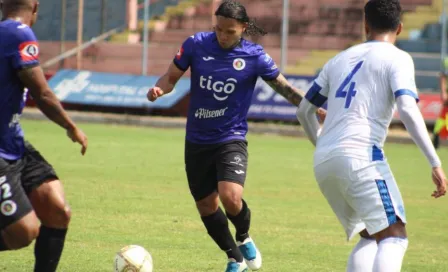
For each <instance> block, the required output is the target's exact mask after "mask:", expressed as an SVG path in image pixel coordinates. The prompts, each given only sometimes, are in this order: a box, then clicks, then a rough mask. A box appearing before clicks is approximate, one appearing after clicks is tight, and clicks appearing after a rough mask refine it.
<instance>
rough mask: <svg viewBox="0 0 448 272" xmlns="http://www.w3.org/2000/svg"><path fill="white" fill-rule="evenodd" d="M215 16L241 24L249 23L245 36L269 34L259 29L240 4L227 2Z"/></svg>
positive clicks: (223, 3) (231, 0)
mask: <svg viewBox="0 0 448 272" xmlns="http://www.w3.org/2000/svg"><path fill="white" fill-rule="evenodd" d="M215 16H222V17H226V18H231V19H235V20H237V21H238V22H240V23H247V24H248V26H247V28H246V31H245V34H246V35H249V36H264V35H266V34H267V32H266V31H264V29H262V28H261V27H259V26H258V25H257V24H256V23H255V21H254V20H252V19H250V18H249V16H248V15H247V12H246V8H245V7H244V6H243V5H242V4H241V3H239V2H237V1H233V0H225V1H224V2H222V3H221V5H219V7H218V9H217V10H216V12H215Z"/></svg>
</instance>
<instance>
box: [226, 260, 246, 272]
mask: <svg viewBox="0 0 448 272" xmlns="http://www.w3.org/2000/svg"><path fill="white" fill-rule="evenodd" d="M225 272H247V264H246V263H245V262H241V263H239V262H237V261H236V260H235V259H229V262H228V263H227V268H226V271H225Z"/></svg>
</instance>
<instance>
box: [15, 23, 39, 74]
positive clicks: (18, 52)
mask: <svg viewBox="0 0 448 272" xmlns="http://www.w3.org/2000/svg"><path fill="white" fill-rule="evenodd" d="M15 31H17V32H16V33H15V35H14V41H13V42H12V44H11V46H12V47H11V49H12V52H11V53H10V57H11V60H12V66H13V68H14V69H17V70H21V69H23V68H27V67H32V66H37V65H39V44H38V43H37V39H36V36H34V33H33V31H32V30H31V28H29V27H27V26H23V27H21V26H19V27H18V28H17V29H16V30H15Z"/></svg>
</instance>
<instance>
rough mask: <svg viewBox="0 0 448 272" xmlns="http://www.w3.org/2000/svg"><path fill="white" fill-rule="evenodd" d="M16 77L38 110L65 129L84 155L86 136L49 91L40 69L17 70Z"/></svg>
mask: <svg viewBox="0 0 448 272" xmlns="http://www.w3.org/2000/svg"><path fill="white" fill-rule="evenodd" d="M18 76H19V78H20V80H21V82H22V83H23V85H24V86H25V87H26V88H28V90H29V92H30V94H31V96H32V97H33V100H34V101H35V102H36V104H37V106H38V107H39V109H40V110H41V111H42V112H43V113H44V114H45V115H46V116H47V117H48V118H49V119H50V120H51V121H53V122H55V123H56V124H58V125H59V126H61V127H63V128H65V129H66V131H67V135H68V136H69V138H71V139H72V141H73V142H78V143H80V144H81V145H82V150H81V153H82V154H84V153H85V151H86V149H87V136H86V135H85V134H84V133H83V132H82V131H81V130H80V129H78V128H77V127H76V125H75V123H74V122H73V121H72V120H71V119H70V117H69V116H68V114H67V112H66V111H65V110H64V108H63V107H62V105H61V103H60V102H59V99H58V98H57V97H56V95H55V94H54V93H53V92H52V91H51V89H50V86H48V83H47V80H46V78H45V75H44V72H43V71H42V68H41V67H40V66H39V65H37V66H33V67H28V68H24V69H21V70H19V72H18Z"/></svg>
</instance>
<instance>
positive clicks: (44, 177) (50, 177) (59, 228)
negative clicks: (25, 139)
mask: <svg viewBox="0 0 448 272" xmlns="http://www.w3.org/2000/svg"><path fill="white" fill-rule="evenodd" d="M25 148H26V151H25V157H24V159H25V161H26V165H25V167H24V169H23V176H22V185H23V187H24V189H25V191H26V192H27V194H28V197H29V199H30V201H31V204H32V206H33V208H34V210H35V212H36V215H37V217H38V218H39V220H40V221H41V224H42V225H41V227H40V232H39V236H38V237H37V239H36V244H35V247H34V255H35V266H34V271H35V272H40V271H48V272H52V271H56V269H57V266H58V264H59V260H60V258H61V255H62V252H63V249H64V243H65V237H66V234H67V229H68V225H69V222H70V216H71V213H70V208H69V207H68V204H67V202H66V200H65V196H64V190H63V187H62V184H61V182H60V181H59V180H58V177H57V175H56V173H55V171H54V169H53V167H52V166H51V165H50V164H49V163H48V162H47V161H46V160H45V159H44V158H43V157H42V156H41V155H40V153H39V152H38V151H37V150H36V149H34V147H33V146H32V145H30V144H29V143H26V145H25Z"/></svg>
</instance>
